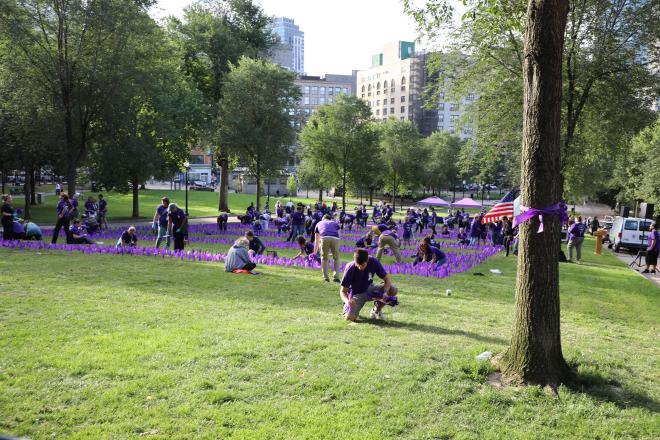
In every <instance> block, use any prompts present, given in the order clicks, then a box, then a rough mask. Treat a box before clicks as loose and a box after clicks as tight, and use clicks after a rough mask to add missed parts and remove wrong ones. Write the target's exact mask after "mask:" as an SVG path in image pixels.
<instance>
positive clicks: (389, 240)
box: [376, 235, 401, 263]
mask: <svg viewBox="0 0 660 440" xmlns="http://www.w3.org/2000/svg"><path fill="white" fill-rule="evenodd" d="M385 246H389V248H390V249H391V250H392V252H393V253H394V258H396V262H397V263H401V253H400V252H399V242H398V241H397V240H396V239H395V238H394V237H392V236H391V235H381V236H380V238H379V239H378V253H376V258H377V259H379V260H380V257H382V256H383V249H384V248H385Z"/></svg>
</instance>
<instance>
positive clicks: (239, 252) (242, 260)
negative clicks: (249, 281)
mask: <svg viewBox="0 0 660 440" xmlns="http://www.w3.org/2000/svg"><path fill="white" fill-rule="evenodd" d="M248 245H249V242H248V239H247V238H245V237H240V238H238V239H237V240H236V241H235V242H234V245H233V246H232V247H231V248H230V249H229V252H228V253H227V259H226V260H225V272H234V271H238V270H247V271H251V270H253V269H254V268H255V267H257V265H256V264H255V263H253V262H251V261H250V255H249V254H248Z"/></svg>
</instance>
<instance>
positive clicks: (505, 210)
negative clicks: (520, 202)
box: [481, 189, 520, 224]
mask: <svg viewBox="0 0 660 440" xmlns="http://www.w3.org/2000/svg"><path fill="white" fill-rule="evenodd" d="M518 194H520V190H519V189H512V190H511V191H509V192H508V193H506V195H505V196H504V197H502V200H500V201H499V202H497V203H496V204H495V206H493V207H492V208H491V209H490V211H488V212H487V213H486V215H484V217H483V218H482V219H481V223H483V224H486V223H491V222H496V221H498V220H501V219H502V217H504V216H507V217H509V218H511V217H513V202H514V200H516V197H518Z"/></svg>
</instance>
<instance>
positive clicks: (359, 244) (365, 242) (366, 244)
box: [355, 232, 375, 249]
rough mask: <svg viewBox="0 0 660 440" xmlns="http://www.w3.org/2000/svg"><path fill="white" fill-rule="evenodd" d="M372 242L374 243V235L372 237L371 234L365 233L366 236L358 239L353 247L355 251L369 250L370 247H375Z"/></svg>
mask: <svg viewBox="0 0 660 440" xmlns="http://www.w3.org/2000/svg"><path fill="white" fill-rule="evenodd" d="M373 242H374V235H373V233H371V232H369V233H367V235H365V236H364V237H361V238H359V239H358V240H357V241H356V242H355V247H356V248H357V249H360V248H362V249H366V248H370V247H375V245H374V244H373Z"/></svg>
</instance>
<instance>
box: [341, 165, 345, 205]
mask: <svg viewBox="0 0 660 440" xmlns="http://www.w3.org/2000/svg"><path fill="white" fill-rule="evenodd" d="M341 206H342V208H343V209H346V172H345V171H344V174H343V175H342V179H341Z"/></svg>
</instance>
